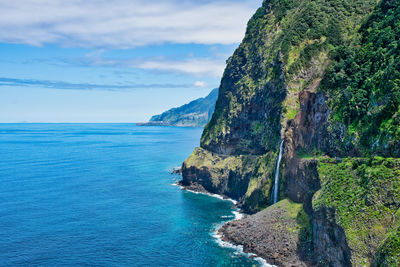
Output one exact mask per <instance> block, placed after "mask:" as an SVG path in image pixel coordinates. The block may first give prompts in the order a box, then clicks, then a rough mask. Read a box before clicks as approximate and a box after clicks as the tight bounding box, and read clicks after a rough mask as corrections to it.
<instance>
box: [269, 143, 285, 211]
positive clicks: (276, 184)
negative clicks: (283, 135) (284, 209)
mask: <svg viewBox="0 0 400 267" xmlns="http://www.w3.org/2000/svg"><path fill="white" fill-rule="evenodd" d="M283 143H284V140H282V142H281V145H280V147H279V154H278V158H277V159H276V167H275V177H274V186H273V188H272V197H271V200H272V201H271V202H272V204H275V203H276V202H278V195H279V166H280V164H281V159H282V154H283Z"/></svg>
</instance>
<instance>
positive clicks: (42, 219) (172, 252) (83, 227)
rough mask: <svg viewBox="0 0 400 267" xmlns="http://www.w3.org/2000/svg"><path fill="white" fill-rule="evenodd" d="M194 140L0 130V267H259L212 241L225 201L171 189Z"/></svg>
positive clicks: (42, 128)
mask: <svg viewBox="0 0 400 267" xmlns="http://www.w3.org/2000/svg"><path fill="white" fill-rule="evenodd" d="M201 132H202V129H200V128H173V127H139V126H135V125H133V124H0V266H258V265H259V263H258V262H257V261H256V260H254V259H250V258H248V257H246V256H245V255H243V254H241V253H238V251H237V250H235V249H233V248H230V247H224V246H221V245H220V243H219V242H218V240H217V239H216V238H215V229H216V228H217V227H218V226H219V225H221V224H222V223H223V222H224V221H228V220H232V219H233V218H234V209H233V208H232V202H230V201H227V200H221V199H218V198H214V197H210V196H207V195H202V194H195V193H191V192H187V191H183V190H181V189H180V188H179V187H178V186H173V184H174V183H175V182H176V181H177V180H179V179H180V177H179V176H178V175H171V174H170V171H171V170H172V168H173V167H177V166H179V165H181V163H182V162H183V161H184V160H185V159H186V158H187V157H188V156H189V155H190V153H191V152H192V150H193V148H194V147H196V146H198V145H199V140H200V136H201Z"/></svg>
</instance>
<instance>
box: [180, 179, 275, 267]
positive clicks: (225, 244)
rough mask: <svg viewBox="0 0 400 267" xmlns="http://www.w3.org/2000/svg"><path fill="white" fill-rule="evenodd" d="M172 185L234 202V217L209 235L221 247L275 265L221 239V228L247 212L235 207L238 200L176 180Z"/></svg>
mask: <svg viewBox="0 0 400 267" xmlns="http://www.w3.org/2000/svg"><path fill="white" fill-rule="evenodd" d="M172 185H174V186H178V187H179V188H180V189H181V190H184V191H187V192H191V193H194V194H202V195H206V196H210V197H214V198H218V199H220V200H227V201H230V202H232V203H233V204H234V206H233V208H232V213H233V215H234V218H233V219H232V220H228V221H224V222H221V223H219V224H217V225H216V227H215V228H214V230H213V231H212V232H211V233H210V234H211V236H212V237H213V238H214V240H215V242H216V243H217V244H218V245H219V246H220V247H223V248H231V249H233V250H235V252H234V253H235V254H236V253H238V254H241V255H244V256H246V257H248V258H251V259H254V260H255V261H257V262H258V263H259V266H263V267H275V265H271V264H269V263H268V262H267V261H266V260H265V259H263V258H262V257H260V256H258V255H257V254H255V253H251V252H245V251H244V247H243V245H237V244H234V243H232V242H229V241H227V240H224V239H223V236H222V233H221V229H222V228H223V227H224V226H225V225H226V224H228V223H230V222H233V221H239V220H241V219H243V218H246V216H247V214H245V213H242V212H241V211H240V210H239V209H238V208H237V207H235V206H236V205H237V203H238V201H236V200H234V199H231V198H228V197H226V196H223V195H219V194H213V193H209V192H207V191H205V190H201V189H200V190H196V189H194V188H193V187H189V188H188V187H186V186H184V185H182V184H181V181H177V182H175V183H173V184H172Z"/></svg>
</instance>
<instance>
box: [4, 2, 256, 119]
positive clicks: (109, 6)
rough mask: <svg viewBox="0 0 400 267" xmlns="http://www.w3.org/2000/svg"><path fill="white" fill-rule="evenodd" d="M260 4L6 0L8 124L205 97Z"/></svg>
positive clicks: (117, 113)
mask: <svg viewBox="0 0 400 267" xmlns="http://www.w3.org/2000/svg"><path fill="white" fill-rule="evenodd" d="M260 5H261V1H255V0H252V1H247V0H243V1H236V0H231V1H225V0H224V1H221V0H214V1H206V0H202V1H194V0H183V1H174V0H155V1H143V0H107V1H106V0H18V1H9V0H0V10H1V16H0V58H1V60H0V70H1V72H0V122H139V121H147V120H148V119H149V118H150V117H151V116H152V115H154V114H157V113H160V112H162V111H165V110H166V109H169V108H171V107H175V106H179V105H182V104H184V103H186V102H188V101H190V100H193V99H196V98H198V97H203V96H205V95H207V94H208V93H209V92H210V91H211V89H213V88H216V87H218V85H219V82H220V79H221V76H222V73H223V70H224V67H225V61H226V59H227V58H228V57H229V56H230V55H231V54H232V52H233V51H234V49H235V48H236V47H237V46H238V44H239V43H240V41H241V40H242V38H243V36H244V32H245V26H246V23H247V21H248V19H249V18H250V17H251V15H252V14H253V13H254V12H255V10H256V9H257V8H258V7H259V6H260Z"/></svg>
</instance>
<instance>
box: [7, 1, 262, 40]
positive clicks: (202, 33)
mask: <svg viewBox="0 0 400 267" xmlns="http://www.w3.org/2000/svg"><path fill="white" fill-rule="evenodd" d="M196 2H197V3H196ZM260 2H261V1H260ZM258 4H260V3H258V1H255V0H245V1H225V0H223V1H213V2H208V3H204V2H203V3H199V2H198V1H176V0H169V1H166V0H164V1H163V0H159V1H144V0H108V1H105V0H17V1H10V0H0V10H1V16H0V42H11V43H23V44H30V45H43V44H46V43H53V44H59V45H63V46H72V47H74V46H81V47H106V48H133V47H137V46H141V45H148V44H161V43H169V42H170V43H198V44H232V43H237V42H240V41H241V39H242V38H243V36H244V31H245V26H246V22H247V21H248V19H249V18H250V16H251V14H253V13H254V11H255V8H256V6H257V5H258Z"/></svg>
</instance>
